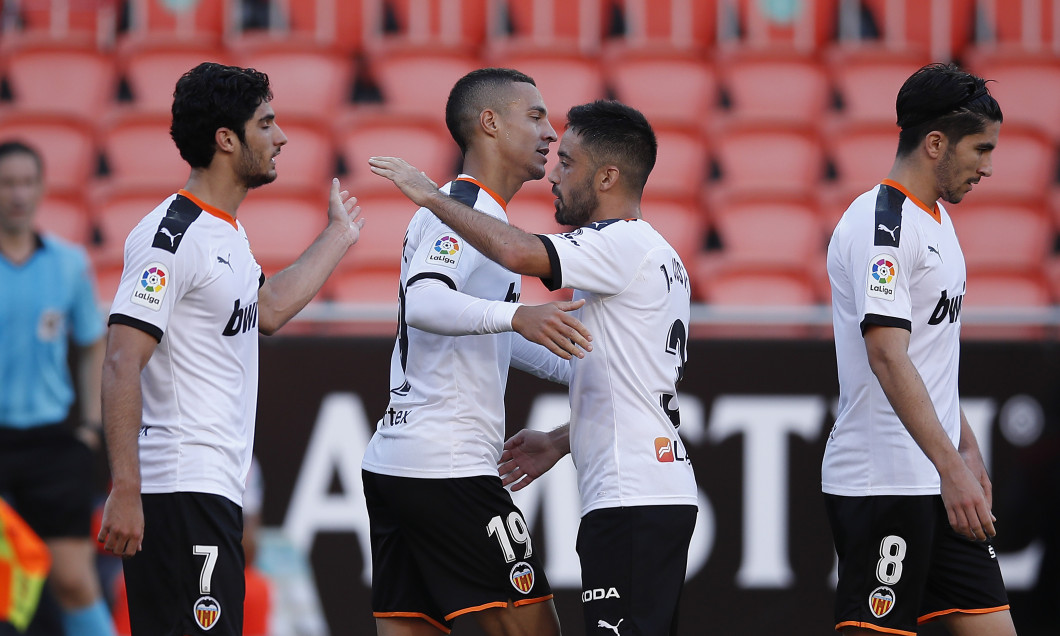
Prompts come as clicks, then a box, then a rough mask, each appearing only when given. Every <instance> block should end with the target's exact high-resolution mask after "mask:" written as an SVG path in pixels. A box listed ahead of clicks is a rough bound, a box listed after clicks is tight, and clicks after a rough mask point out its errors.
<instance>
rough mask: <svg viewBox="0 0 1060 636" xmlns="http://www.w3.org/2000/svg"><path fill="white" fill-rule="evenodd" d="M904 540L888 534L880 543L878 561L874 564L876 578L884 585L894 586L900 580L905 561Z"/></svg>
mask: <svg viewBox="0 0 1060 636" xmlns="http://www.w3.org/2000/svg"><path fill="white" fill-rule="evenodd" d="M905 548H906V545H905V539H903V538H902V537H899V536H898V535H895V534H889V535H887V536H886V537H884V538H883V541H880V560H879V561H877V562H876V578H877V579H879V580H880V583H883V584H884V585H894V584H895V583H897V582H898V579H900V578H902V560H903V559H905Z"/></svg>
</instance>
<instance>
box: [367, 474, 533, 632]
mask: <svg viewBox="0 0 1060 636" xmlns="http://www.w3.org/2000/svg"><path fill="white" fill-rule="evenodd" d="M361 475H362V479H363V480H364V496H365V501H366V503H367V505H368V517H369V519H370V521H371V535H372V612H373V614H374V615H375V616H376V617H379V618H389V617H417V618H422V619H425V620H427V621H428V622H430V623H431V624H433V625H434V626H436V627H438V629H440V630H442V631H446V632H447V631H449V629H450V628H451V625H452V621H453V619H455V618H456V617H457V616H460V615H462V614H466V613H468V612H475V611H479V610H484V609H488V608H491V607H505V606H507V605H508V602H509V601H511V602H512V604H513V605H515V606H520V605H528V604H530V603H538V602H542V601H547V600H549V599H551V598H552V590H551V588H550V587H549V585H548V579H546V578H545V572H544V568H542V566H541V563H542V559H541V555H540V551H539V550H538V549H536V546H534V544H533V542H532V541H531V539H530V533H529V531H528V529H527V526H526V521H525V519H523V515H522V513H521V512H520V511H519V509H518V508H517V507H516V506H515V504H514V503H513V502H512V497H511V495H510V494H509V493H508V491H507V490H505V489H504V488H503V487H502V486H501V480H500V478H499V477H486V476H482V477H463V478H458V479H415V478H410V477H393V476H390V475H380V474H378V473H372V472H368V471H361Z"/></svg>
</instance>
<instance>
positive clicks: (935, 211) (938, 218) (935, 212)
mask: <svg viewBox="0 0 1060 636" xmlns="http://www.w3.org/2000/svg"><path fill="white" fill-rule="evenodd" d="M880 183H882V184H883V185H885V186H891V187H892V188H894V189H895V190H898V191H899V192H901V193H902V194H904V195H905V196H906V197H908V198H909V200H910V201H912V202H913V203H915V204H916V207H918V208H920V209H921V210H923V211H925V212H927V213H928V214H930V215H931V218H933V219H935V222H936V223H942V213H941V212H939V204H938V202H937V201H936V202H935V205H934V206H933V207H930V208H929V207H928V206H926V205H924V202H923V201H921V200H920V199H918V198H916V197H914V196H913V195H912V194H911V193H910V192H909V190H906V189H905V186H904V185H902V184H900V183H898V182H897V181H895V180H893V179H884V180H883V181H880Z"/></svg>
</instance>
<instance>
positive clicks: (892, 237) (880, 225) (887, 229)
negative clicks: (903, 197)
mask: <svg viewBox="0 0 1060 636" xmlns="http://www.w3.org/2000/svg"><path fill="white" fill-rule="evenodd" d="M901 227H902V226H901V225H896V226H894V229H893V230H892V229H890V228H888V227H887V226H886V225H884V224H883V223H880V224H879V225H877V226H876V229H877V230H883V231H884V232H887V233H888V234H890V235H891V240H892V241H897V240H898V239H897V238H895V236H894V233H895V232H897V231H898V230H899V228H901Z"/></svg>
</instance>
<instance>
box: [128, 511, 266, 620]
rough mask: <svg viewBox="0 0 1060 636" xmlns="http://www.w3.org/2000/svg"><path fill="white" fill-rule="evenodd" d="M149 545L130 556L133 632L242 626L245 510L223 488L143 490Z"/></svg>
mask: <svg viewBox="0 0 1060 636" xmlns="http://www.w3.org/2000/svg"><path fill="white" fill-rule="evenodd" d="M141 499H142V500H143V504H144V541H143V550H142V551H140V552H138V553H137V554H136V556H134V557H131V558H129V559H125V560H124V562H123V565H124V569H125V589H126V594H127V595H128V599H129V622H130V624H131V626H132V634H133V636H191V635H193V634H206V633H209V634H210V636H217V635H219V634H223V635H225V636H239V635H241V634H242V633H243V600H244V597H245V596H246V581H245V579H244V575H243V570H244V566H245V558H244V555H243V544H242V539H243V511H242V510H241V509H240V507H239V506H237V505H236V504H235V503H233V502H231V501H229V500H228V499H226V498H224V497H222V496H220V495H210V494H205V493H197V492H177V493H166V494H157V495H141Z"/></svg>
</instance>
